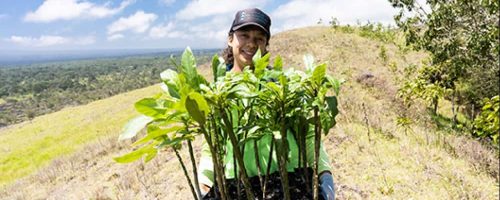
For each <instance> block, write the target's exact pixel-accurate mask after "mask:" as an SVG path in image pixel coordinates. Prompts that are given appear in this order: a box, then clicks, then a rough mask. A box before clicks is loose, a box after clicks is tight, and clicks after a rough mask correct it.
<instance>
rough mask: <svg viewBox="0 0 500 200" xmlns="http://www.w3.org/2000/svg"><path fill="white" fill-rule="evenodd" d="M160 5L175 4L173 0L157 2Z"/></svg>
mask: <svg viewBox="0 0 500 200" xmlns="http://www.w3.org/2000/svg"><path fill="white" fill-rule="evenodd" d="M158 2H160V4H161V5H164V6H170V5H172V4H174V3H175V0H158Z"/></svg>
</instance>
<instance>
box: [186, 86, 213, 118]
mask: <svg viewBox="0 0 500 200" xmlns="http://www.w3.org/2000/svg"><path fill="white" fill-rule="evenodd" d="M186 109H187V111H188V113H189V115H190V116H191V117H193V119H194V120H195V121H196V122H198V123H200V124H205V120H206V117H207V115H208V113H209V112H210V108H209V107H208V103H207V101H206V100H205V98H204V97H203V95H201V94H200V93H197V92H191V93H189V95H188V97H187V98H186Z"/></svg>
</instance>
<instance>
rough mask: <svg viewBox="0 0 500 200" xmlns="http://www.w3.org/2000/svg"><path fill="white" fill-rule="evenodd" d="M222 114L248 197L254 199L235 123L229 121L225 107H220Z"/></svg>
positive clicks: (249, 199) (250, 199)
mask: <svg viewBox="0 0 500 200" xmlns="http://www.w3.org/2000/svg"><path fill="white" fill-rule="evenodd" d="M220 114H221V117H222V120H223V121H224V124H225V128H226V132H227V133H228V135H229V140H230V141H231V143H232V145H233V151H234V155H235V156H236V160H237V162H238V165H239V169H240V172H241V178H242V181H243V185H244V186H245V188H246V189H245V192H246V194H247V199H248V200H254V199H255V197H254V195H253V192H252V186H251V184H250V181H249V179H248V175H247V171H246V168H245V164H244V162H243V155H241V152H240V148H238V146H239V145H238V140H237V139H236V135H235V134H234V131H233V125H232V123H231V122H230V121H229V119H228V117H227V114H226V112H224V110H223V108H221V109H220ZM235 167H236V166H235Z"/></svg>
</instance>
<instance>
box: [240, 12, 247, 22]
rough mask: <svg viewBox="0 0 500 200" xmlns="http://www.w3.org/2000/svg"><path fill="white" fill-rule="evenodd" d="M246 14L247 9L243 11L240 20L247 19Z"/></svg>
mask: <svg viewBox="0 0 500 200" xmlns="http://www.w3.org/2000/svg"><path fill="white" fill-rule="evenodd" d="M245 16H246V13H245V11H243V12H241V16H240V21H243V20H245Z"/></svg>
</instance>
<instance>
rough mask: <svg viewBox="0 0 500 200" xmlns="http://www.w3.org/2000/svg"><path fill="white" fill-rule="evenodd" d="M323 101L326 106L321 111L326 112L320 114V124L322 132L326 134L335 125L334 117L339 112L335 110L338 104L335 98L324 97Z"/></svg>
mask: <svg viewBox="0 0 500 200" xmlns="http://www.w3.org/2000/svg"><path fill="white" fill-rule="evenodd" d="M325 101H326V105H327V106H326V109H324V110H322V111H326V112H322V113H321V124H322V127H323V132H324V133H325V134H328V131H329V130H330V129H331V128H332V127H333V126H335V124H336V123H337V122H336V121H335V117H336V116H337V115H338V113H339V110H338V108H337V104H338V102H337V97H336V96H327V97H325Z"/></svg>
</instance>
